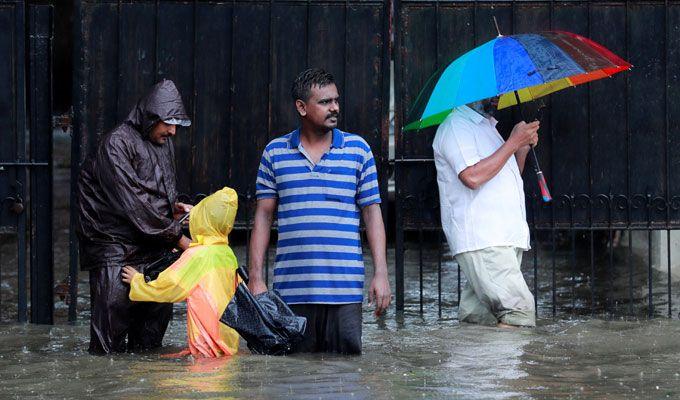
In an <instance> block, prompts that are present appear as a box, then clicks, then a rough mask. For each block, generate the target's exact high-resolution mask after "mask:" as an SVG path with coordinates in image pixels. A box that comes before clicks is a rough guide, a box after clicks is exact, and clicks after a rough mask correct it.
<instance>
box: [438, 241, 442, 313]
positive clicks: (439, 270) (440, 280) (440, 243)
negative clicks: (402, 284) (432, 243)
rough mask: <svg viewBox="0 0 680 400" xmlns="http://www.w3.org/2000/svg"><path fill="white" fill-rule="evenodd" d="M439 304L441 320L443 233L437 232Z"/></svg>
mask: <svg viewBox="0 0 680 400" xmlns="http://www.w3.org/2000/svg"><path fill="white" fill-rule="evenodd" d="M437 293H438V297H437V304H438V308H439V309H438V312H439V319H441V318H442V231H441V230H437Z"/></svg>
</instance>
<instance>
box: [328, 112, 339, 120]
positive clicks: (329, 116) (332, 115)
mask: <svg viewBox="0 0 680 400" xmlns="http://www.w3.org/2000/svg"><path fill="white" fill-rule="evenodd" d="M338 115H339V113H330V114H328V115H327V116H326V119H330V118H338Z"/></svg>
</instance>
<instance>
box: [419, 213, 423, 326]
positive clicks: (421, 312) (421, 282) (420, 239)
mask: <svg viewBox="0 0 680 400" xmlns="http://www.w3.org/2000/svg"><path fill="white" fill-rule="evenodd" d="M421 204H422V203H421ZM419 209H420V208H419ZM419 214H420V213H419ZM419 217H420V218H419V219H420V221H418V272H419V274H418V279H419V284H420V314H421V315H422V314H423V220H422V216H419Z"/></svg>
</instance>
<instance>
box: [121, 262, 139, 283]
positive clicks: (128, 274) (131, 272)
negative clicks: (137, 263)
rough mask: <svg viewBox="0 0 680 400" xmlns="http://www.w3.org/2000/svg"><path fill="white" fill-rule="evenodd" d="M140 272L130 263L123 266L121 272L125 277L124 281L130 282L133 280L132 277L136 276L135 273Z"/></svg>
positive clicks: (123, 277)
mask: <svg viewBox="0 0 680 400" xmlns="http://www.w3.org/2000/svg"><path fill="white" fill-rule="evenodd" d="M137 274H139V272H137V270H136V269H134V268H132V267H131V266H129V265H126V266H124V267H123V272H121V276H122V279H123V282H125V283H127V284H130V282H132V278H134V277H135V275H137Z"/></svg>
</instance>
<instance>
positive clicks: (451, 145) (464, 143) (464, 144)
mask: <svg viewBox="0 0 680 400" xmlns="http://www.w3.org/2000/svg"><path fill="white" fill-rule="evenodd" d="M444 129H445V130H446V131H445V132H444V137H443V139H442V143H441V148H440V149H439V152H440V153H441V154H442V155H443V156H444V158H445V159H446V162H448V163H449V164H450V165H451V167H453V169H454V170H455V171H456V176H457V175H460V173H461V172H463V170H465V168H467V167H471V166H473V165H475V164H477V163H478V162H479V161H480V160H481V159H482V158H481V157H480V155H479V151H478V150H477V143H476V141H475V132H474V131H473V130H472V129H470V127H469V126H467V125H466V124H463V123H459V124H447V126H445V127H444Z"/></svg>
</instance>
